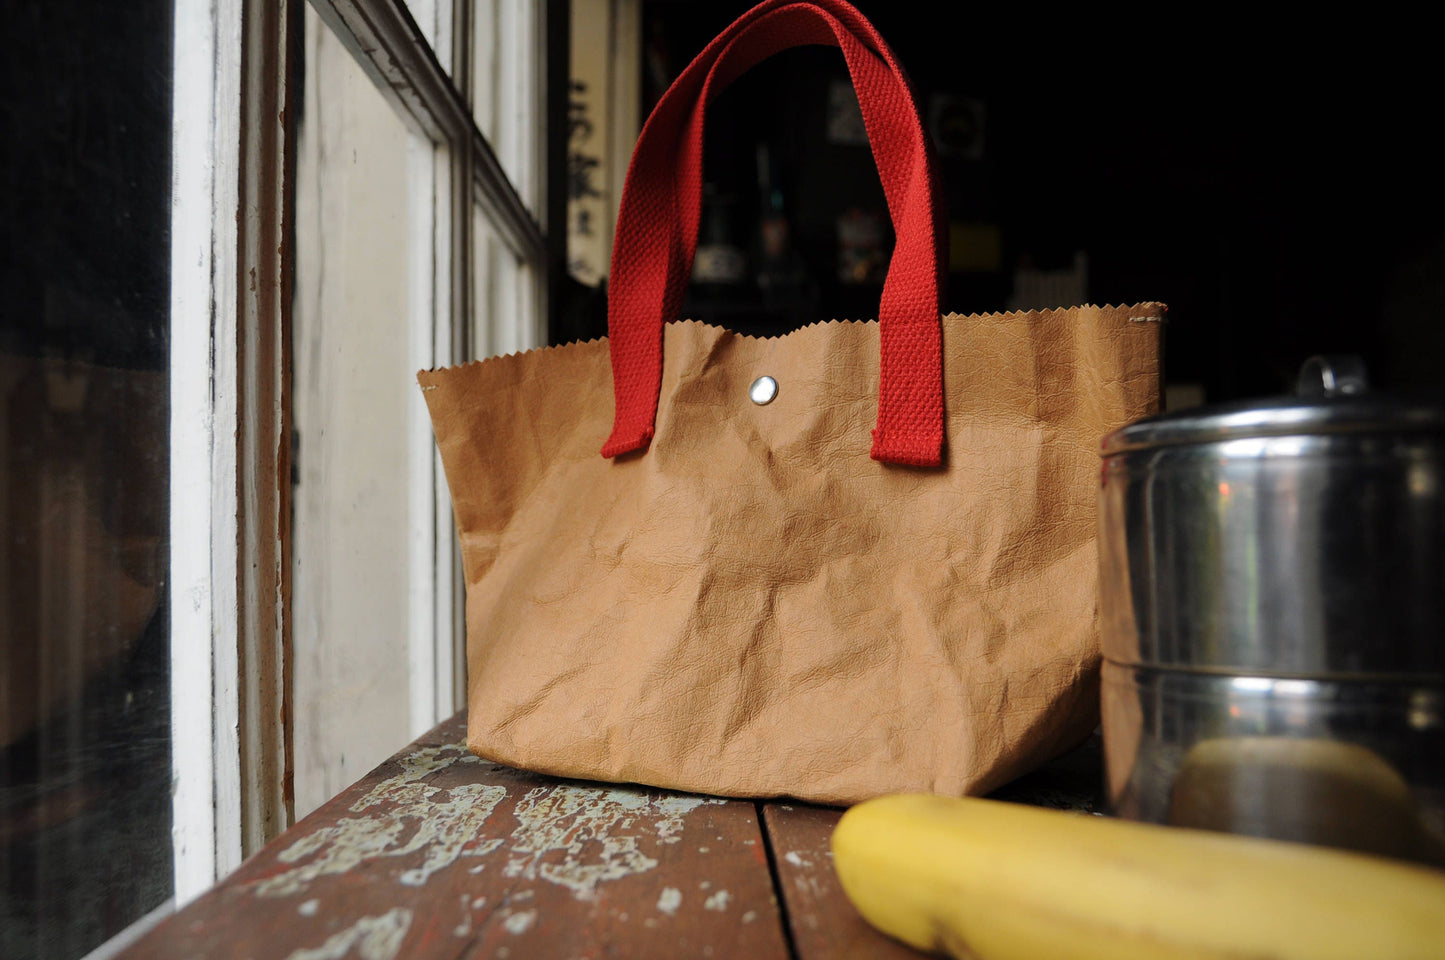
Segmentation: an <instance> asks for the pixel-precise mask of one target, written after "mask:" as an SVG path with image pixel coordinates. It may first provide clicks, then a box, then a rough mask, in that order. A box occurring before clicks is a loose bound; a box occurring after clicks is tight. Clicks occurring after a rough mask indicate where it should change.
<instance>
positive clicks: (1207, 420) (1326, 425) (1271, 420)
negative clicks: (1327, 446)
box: [1103, 356, 1445, 456]
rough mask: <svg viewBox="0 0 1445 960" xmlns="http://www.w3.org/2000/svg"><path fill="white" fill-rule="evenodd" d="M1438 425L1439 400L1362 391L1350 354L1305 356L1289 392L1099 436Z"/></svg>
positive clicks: (1131, 442) (1442, 423)
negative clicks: (1293, 388) (1287, 394)
mask: <svg viewBox="0 0 1445 960" xmlns="http://www.w3.org/2000/svg"><path fill="white" fill-rule="evenodd" d="M1416 430H1426V431H1442V430H1445V404H1442V403H1440V402H1439V401H1437V400H1428V399H1415V400H1410V399H1403V398H1388V397H1383V396H1381V395H1379V394H1372V393H1370V392H1369V381H1368V378H1367V376H1366V374H1365V368H1364V364H1363V363H1362V362H1361V361H1360V359H1359V358H1358V357H1354V356H1320V357H1311V358H1310V359H1309V360H1306V361H1305V363H1304V366H1303V367H1302V368H1301V370H1300V376H1299V382H1298V385H1297V387H1296V390H1295V395H1294V396H1289V397H1272V398H1267V399H1264V400H1249V401H1244V402H1240V403H1228V404H1216V405H1213V406H1209V407H1199V408H1195V409H1189V410H1180V411H1177V412H1175V413H1166V414H1161V415H1159V416H1155V417H1148V418H1146V419H1143V420H1139V421H1136V422H1134V423H1131V424H1129V425H1128V426H1127V427H1123V428H1122V429H1119V430H1115V431H1114V432H1113V433H1111V434H1109V435H1108V436H1107V437H1105V438H1104V441H1103V454H1104V456H1110V455H1113V454H1116V453H1126V452H1128V451H1131V450H1142V449H1148V448H1153V447H1160V446H1170V445H1176V444H1192V443H1214V442H1218V441H1221V440H1236V439H1241V438H1246V437H1278V436H1291V435H1300V434H1324V433H1360V432H1378V431H1416Z"/></svg>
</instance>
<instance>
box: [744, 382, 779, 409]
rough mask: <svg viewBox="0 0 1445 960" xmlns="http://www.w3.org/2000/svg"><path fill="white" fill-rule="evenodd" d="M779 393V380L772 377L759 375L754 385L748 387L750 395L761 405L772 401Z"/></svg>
mask: <svg viewBox="0 0 1445 960" xmlns="http://www.w3.org/2000/svg"><path fill="white" fill-rule="evenodd" d="M777 395H778V381H776V380H774V379H773V378H772V377H758V378H757V379H756V380H754V381H753V385H752V386H751V387H748V396H749V397H751V398H752V401H753V403H756V404H757V405H758V406H760V407H761V406H763V405H764V404H769V403H772V402H773V398H774V397H776V396H777Z"/></svg>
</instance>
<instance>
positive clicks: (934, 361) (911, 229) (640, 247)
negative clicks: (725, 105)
mask: <svg viewBox="0 0 1445 960" xmlns="http://www.w3.org/2000/svg"><path fill="white" fill-rule="evenodd" d="M808 44H826V45H831V46H837V47H839V48H840V49H841V50H842V52H843V56H844V59H845V60H846V61H847V64H848V70H849V73H850V75H851V76H852V80H853V85H854V88H855V89H856V90H857V92H858V100H859V104H860V106H861V107H862V112H863V120H864V124H865V126H866V127H867V130H868V139H869V143H870V144H871V145H872V149H873V156H874V160H875V162H876V163H877V164H878V170H879V175H880V178H881V180H882V182H883V189H884V194H885V195H886V197H887V200H888V209H889V214H890V216H891V217H892V220H893V225H894V231H895V234H896V236H897V240H896V242H895V245H894V250H893V258H892V260H891V262H890V264H889V269H888V276H887V279H886V280H885V281H884V286H883V298H882V303H881V304H880V308H879V329H880V340H881V354H882V356H881V359H880V369H879V373H880V377H879V398H878V423H877V426H876V427H875V429H874V431H873V449H872V456H873V457H874V459H877V460H884V461H888V462H891V463H902V464H912V465H916V466H936V465H938V464H940V463H941V462H942V450H943V364H942V332H941V329H940V326H939V291H940V286H941V283H940V277H941V274H942V269H943V256H942V251H943V236H944V234H943V231H942V229H941V226H942V224H941V215H942V204H941V199H940V193H939V190H938V188H937V182H936V180H935V178H934V175H933V169H932V163H931V159H930V156H929V152H928V145H927V141H926V140H925V136H924V132H923V125H922V122H921V120H920V118H919V114H918V108H917V105H916V103H915V102H914V100H913V96H912V92H911V91H910V89H909V87H908V83H907V81H906V79H905V78H904V75H903V72H902V68H901V67H899V65H898V64H897V62H896V60H895V59H894V57H893V54H892V51H891V50H889V48H888V46H887V44H886V43H885V42H884V41H883V38H882V37H880V36H879V35H878V33H877V31H875V30H874V29H873V27H872V25H871V24H869V23H868V21H867V20H865V19H864V18H863V16H862V14H860V13H859V12H858V11H857V10H855V9H854V8H853V7H852V6H850V5H849V4H848V3H846V2H844V0H812V2H790V0H766V2H764V3H761V4H759V5H758V6H756V7H754V8H753V9H752V10H750V11H749V12H748V13H746V14H744V15H743V16H742V17H740V18H738V20H737V21H735V22H734V23H733V25H732V26H730V27H729V28H728V29H727V30H725V31H724V32H723V33H722V34H721V35H720V36H719V37H718V38H717V39H716V40H714V41H713V42H712V43H711V44H709V45H708V47H707V49H705V50H704V51H703V52H702V53H701V54H699V55H698V56H697V58H696V59H695V60H694V61H693V62H692V63H691V64H690V65H689V66H688V68H687V69H686V70H684V71H683V73H682V75H681V76H679V77H678V78H677V80H676V81H675V82H674V83H673V85H672V87H670V88H669V89H668V91H667V93H666V94H665V95H664V96H663V98H662V100H661V101H660V102H659V103H658V105H657V107H656V109H655V110H654V111H653V113H652V116H651V117H649V118H648V121H647V123H646V125H645V126H644V127H643V131H642V135H641V136H640V137H639V139H638V143H637V147H636V149H635V151H634V153H633V156H632V165H631V167H630V168H629V170H628V174H627V181H626V184H625V186H624V188H623V194H622V206H621V211H620V214H619V217H618V226H617V233H616V237H615V239H614V243H613V252H612V273H611V283H610V290H609V293H608V327H609V338H610V346H611V357H612V375H613V391H614V394H615V397H616V401H617V408H616V418H615V421H614V424H613V431H612V436H611V437H610V438H609V439H608V441H607V443H606V445H605V446H604V447H603V448H602V454H603V456H609V457H611V456H616V455H617V454H620V453H625V452H628V451H632V450H638V449H641V448H643V447H645V446H646V445H647V443H648V441H649V440H650V439H651V438H652V435H653V424H654V420H655V419H656V414H657V402H658V394H659V391H660V389H661V383H662V325H663V323H664V321H666V320H672V319H675V318H676V316H677V313H678V311H679V309H680V308H681V304H682V299H683V296H684V294H685V292H686V288H687V282H688V275H689V273H690V271H691V267H692V258H693V253H694V251H695V249H696V243H697V229H698V218H699V213H700V208H701V203H702V144H703V124H704V120H705V116H706V105H707V103H708V102H709V101H710V100H711V99H712V98H713V97H714V96H716V95H717V94H718V93H719V92H721V91H722V90H723V89H724V88H725V87H726V86H727V85H728V84H729V83H730V82H732V80H734V79H736V78H737V77H738V76H739V75H740V74H742V73H743V72H745V71H746V70H747V69H749V68H750V67H752V66H753V65H755V64H756V63H758V62H760V61H762V60H764V59H766V58H768V57H770V56H772V55H773V54H775V53H778V52H779V51H781V50H785V49H788V48H790V47H795V46H802V45H808Z"/></svg>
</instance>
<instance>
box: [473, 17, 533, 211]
mask: <svg viewBox="0 0 1445 960" xmlns="http://www.w3.org/2000/svg"><path fill="white" fill-rule="evenodd" d="M543 27H544V23H543V4H542V3H541V2H540V0H479V2H478V3H477V4H476V5H475V6H474V7H473V10H472V117H473V119H474V120H475V121H476V124H477V129H478V130H480V131H481V132H482V136H483V137H486V139H487V143H489V144H491V147H492V151H493V152H494V153H495V154H496V155H497V160H498V162H500V163H501V165H502V170H503V171H504V172H505V173H506V174H507V179H509V180H510V181H511V182H512V186H513V188H514V189H515V190H516V191H517V195H518V196H519V197H521V199H522V202H523V203H524V204H525V205H526V207H527V209H528V210H530V211H531V212H532V215H533V216H538V215H539V210H540V204H541V199H542V187H543V179H544V170H543V167H542V163H543V151H544V148H545V144H546V123H545V122H543V121H542V118H544V117H545V116H546V104H545V103H544V102H543V86H542V80H543V70H544V67H545V65H546V53H545V43H544V40H545V38H544V33H543Z"/></svg>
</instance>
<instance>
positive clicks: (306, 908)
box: [296, 900, 321, 917]
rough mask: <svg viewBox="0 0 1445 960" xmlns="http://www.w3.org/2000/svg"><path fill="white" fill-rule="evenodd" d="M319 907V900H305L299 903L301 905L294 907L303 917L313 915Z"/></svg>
mask: <svg viewBox="0 0 1445 960" xmlns="http://www.w3.org/2000/svg"><path fill="white" fill-rule="evenodd" d="M320 907H321V901H320V900H307V901H306V902H305V903H303V904H301V906H299V907H297V908H296V912H297V913H299V914H301V916H303V917H314V916H316V911H317V910H318V909H320Z"/></svg>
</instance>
